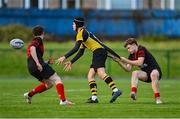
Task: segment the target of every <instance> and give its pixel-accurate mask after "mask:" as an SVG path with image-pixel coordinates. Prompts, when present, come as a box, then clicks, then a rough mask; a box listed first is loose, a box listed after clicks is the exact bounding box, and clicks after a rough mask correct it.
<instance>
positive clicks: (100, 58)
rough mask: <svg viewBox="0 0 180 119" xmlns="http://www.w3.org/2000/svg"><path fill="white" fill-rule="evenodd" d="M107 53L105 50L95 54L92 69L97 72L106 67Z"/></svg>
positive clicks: (99, 50)
mask: <svg viewBox="0 0 180 119" xmlns="http://www.w3.org/2000/svg"><path fill="white" fill-rule="evenodd" d="M106 59H107V51H106V50H105V49H103V48H99V49H96V50H95V51H94V52H93V58H92V64H91V68H94V70H95V71H97V69H98V68H101V67H105V63H106Z"/></svg>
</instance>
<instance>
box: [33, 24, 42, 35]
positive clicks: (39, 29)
mask: <svg viewBox="0 0 180 119" xmlns="http://www.w3.org/2000/svg"><path fill="white" fill-rule="evenodd" d="M32 32H33V35H34V36H41V35H44V28H43V27H42V26H40V25H37V26H35V27H34V28H33V29H32Z"/></svg>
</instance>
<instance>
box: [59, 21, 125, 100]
mask: <svg viewBox="0 0 180 119" xmlns="http://www.w3.org/2000/svg"><path fill="white" fill-rule="evenodd" d="M73 30H74V31H76V32H77V35H76V44H75V46H74V48H72V49H71V50H70V51H69V52H68V53H66V54H65V55H64V56H62V57H60V58H59V59H58V60H57V61H58V64H61V63H62V62H63V61H64V60H65V59H67V58H68V57H70V56H71V55H73V54H74V53H76V52H77V51H78V50H79V51H78V53H77V54H76V56H75V57H74V58H73V59H72V60H70V61H68V62H66V63H65V70H66V71H69V70H70V69H71V67H72V64H73V63H74V62H75V61H77V60H78V59H79V58H80V57H81V56H82V55H83V53H84V51H85V49H89V50H90V51H92V52H93V57H92V64H91V66H90V70H89V73H88V82H89V87H90V91H91V94H92V96H91V97H90V98H89V99H88V101H87V103H98V99H97V84H96V81H95V79H94V77H95V75H96V74H97V75H98V76H99V77H100V78H101V79H102V80H104V81H105V82H106V84H107V85H108V86H109V87H110V88H111V89H112V91H113V95H112V98H111V100H110V103H113V102H114V101H115V100H116V99H117V98H118V97H119V96H120V95H121V94H122V92H121V91H120V90H119V89H118V88H117V87H116V85H115V83H114V81H113V80H112V78H111V77H110V76H109V75H107V74H106V72H105V62H106V59H107V56H108V54H111V55H113V56H116V57H118V58H120V57H119V55H117V54H116V53H115V52H114V51H113V50H111V49H110V48H108V47H107V46H106V45H104V44H103V43H102V42H101V41H100V40H99V39H98V38H96V36H95V35H94V34H92V33H91V32H89V31H87V29H86V28H85V27H84V18H75V19H74V22H73Z"/></svg>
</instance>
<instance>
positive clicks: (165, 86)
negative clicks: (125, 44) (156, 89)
mask: <svg viewBox="0 0 180 119" xmlns="http://www.w3.org/2000/svg"><path fill="white" fill-rule="evenodd" d="M79 79H81V80H79ZM63 82H64V84H65V91H66V95H67V97H68V99H69V100H71V101H73V102H74V103H75V105H73V106H70V107H68V106H60V105H59V101H58V97H57V94H56V91H55V87H53V88H52V89H50V90H49V91H47V92H45V93H41V94H37V95H35V96H34V97H33V103H32V104H30V105H29V104H27V103H26V102H25V100H24V98H23V93H25V92H26V91H28V90H30V89H32V88H33V87H35V86H36V85H38V84H39V83H38V82H37V81H36V80H35V79H34V78H28V79H17V78H14V79H3V78H1V80H0V107H1V108H0V118H12V117H16V118H22V117H24V118H26V117H29V118H32V117H34V118H41V117H46V118H48V117H49V118H50V117H56V118H72V117H76V118H80V117H83V118H87V117H90V118H97V117H98V118H116V117H119V118H120V117H121V118H123V117H129V118H137V117H141V118H143V117H147V118H149V117H153V118H160V117H161V118H177V117H180V93H179V90H180V87H179V85H180V80H171V79H169V80H161V82H160V83H161V85H160V86H161V97H162V101H163V104H161V105H156V104H155V102H154V98H153V92H152V89H151V85H150V84H147V83H143V82H140V83H139V87H138V100H137V101H132V100H131V99H130V98H129V93H130V81H129V80H128V79H126V80H125V79H124V80H122V79H121V80H118V78H115V82H116V84H117V86H118V87H119V88H120V89H121V90H122V91H123V95H122V96H121V97H120V98H119V99H118V100H117V101H116V102H115V103H113V104H110V103H109V100H110V98H111V90H110V89H109V87H107V86H106V84H105V83H104V82H103V81H100V80H97V85H98V98H99V102H100V103H99V104H86V103H84V102H85V101H86V99H87V98H89V96H90V92H89V88H88V84H87V80H86V78H75V77H74V78H73V77H63Z"/></svg>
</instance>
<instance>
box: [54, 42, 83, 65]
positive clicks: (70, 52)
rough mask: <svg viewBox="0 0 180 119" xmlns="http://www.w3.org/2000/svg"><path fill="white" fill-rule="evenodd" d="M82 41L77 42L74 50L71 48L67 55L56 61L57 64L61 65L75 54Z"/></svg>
mask: <svg viewBox="0 0 180 119" xmlns="http://www.w3.org/2000/svg"><path fill="white" fill-rule="evenodd" d="M81 43H82V41H81V40H80V41H77V42H76V44H75V46H74V48H72V49H71V50H70V51H69V52H68V53H66V54H65V55H64V56H61V57H59V58H58V59H57V64H62V63H63V61H64V60H65V59H67V58H68V57H70V56H71V55H73V54H74V53H76V52H77V51H78V49H79V47H80V45H81Z"/></svg>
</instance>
